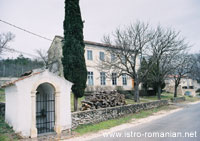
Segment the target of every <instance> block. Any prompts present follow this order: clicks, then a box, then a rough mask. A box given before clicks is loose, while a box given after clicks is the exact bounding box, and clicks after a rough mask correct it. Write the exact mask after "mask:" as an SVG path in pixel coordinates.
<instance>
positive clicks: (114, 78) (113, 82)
mask: <svg viewBox="0 0 200 141" xmlns="http://www.w3.org/2000/svg"><path fill="white" fill-rule="evenodd" d="M112 84H113V85H117V73H112Z"/></svg>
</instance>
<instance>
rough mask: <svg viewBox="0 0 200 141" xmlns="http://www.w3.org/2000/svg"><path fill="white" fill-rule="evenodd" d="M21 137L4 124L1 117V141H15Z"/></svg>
mask: <svg viewBox="0 0 200 141" xmlns="http://www.w3.org/2000/svg"><path fill="white" fill-rule="evenodd" d="M18 139H19V137H18V136H17V135H16V134H15V133H14V131H13V130H12V128H11V127H9V126H8V124H6V123H5V122H4V119H3V118H2V117H1V116H0V141H15V140H18Z"/></svg>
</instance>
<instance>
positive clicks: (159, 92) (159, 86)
mask: <svg viewBox="0 0 200 141" xmlns="http://www.w3.org/2000/svg"><path fill="white" fill-rule="evenodd" d="M157 96H158V100H160V99H161V85H158V93H157Z"/></svg>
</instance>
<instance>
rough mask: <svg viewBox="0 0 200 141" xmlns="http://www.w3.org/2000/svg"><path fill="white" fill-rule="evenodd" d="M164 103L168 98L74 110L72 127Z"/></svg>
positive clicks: (165, 103)
mask: <svg viewBox="0 0 200 141" xmlns="http://www.w3.org/2000/svg"><path fill="white" fill-rule="evenodd" d="M163 105H168V100H160V101H153V102H148V103H140V104H133V105H126V106H117V107H109V108H102V109H96V110H88V111H80V112H74V113H72V128H73V129H75V128H77V127H78V126H79V125H83V124H92V123H98V122H101V121H105V120H109V119H114V118H117V117H121V116H124V115H128V114H131V113H136V112H139V111H141V110H147V109H152V108H155V107H159V106H163Z"/></svg>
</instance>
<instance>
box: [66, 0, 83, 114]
mask: <svg viewBox="0 0 200 141" xmlns="http://www.w3.org/2000/svg"><path fill="white" fill-rule="evenodd" d="M63 27H64V41H63V42H64V45H63V58H62V63H63V70H64V77H65V78H66V79H67V80H69V81H71V82H73V83H74V84H73V86H72V92H73V93H74V110H75V111H77V109H78V98H80V97H82V96H83V94H84V90H85V88H86V81H87V69H86V65H85V58H84V48H85V44H84V41H83V21H82V18H81V12H80V7H79V0H65V19H64V23H63Z"/></svg>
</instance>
